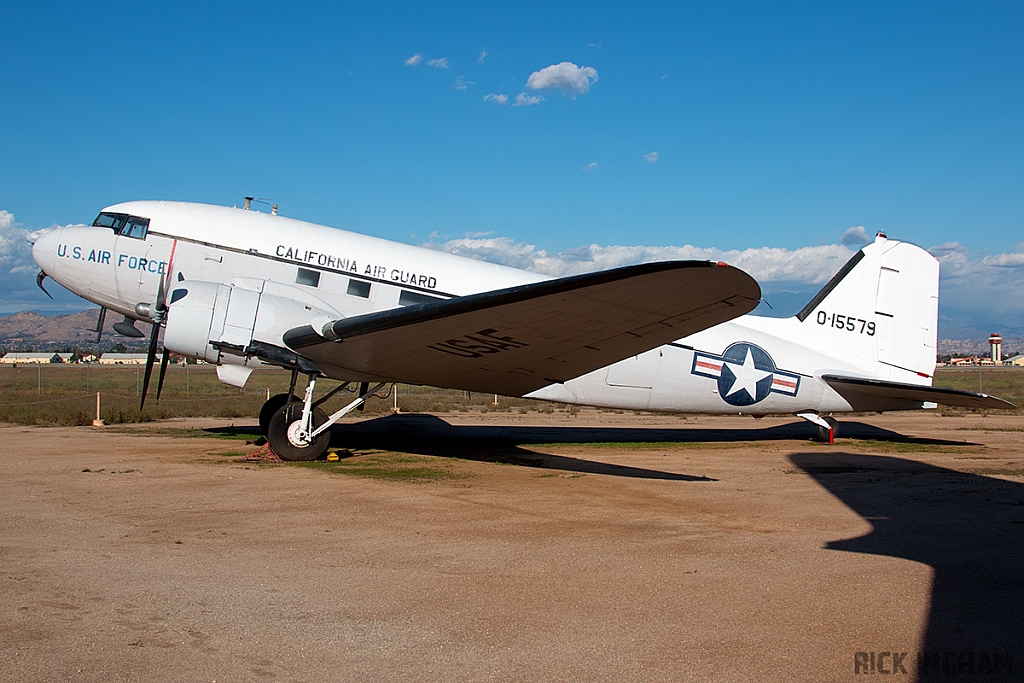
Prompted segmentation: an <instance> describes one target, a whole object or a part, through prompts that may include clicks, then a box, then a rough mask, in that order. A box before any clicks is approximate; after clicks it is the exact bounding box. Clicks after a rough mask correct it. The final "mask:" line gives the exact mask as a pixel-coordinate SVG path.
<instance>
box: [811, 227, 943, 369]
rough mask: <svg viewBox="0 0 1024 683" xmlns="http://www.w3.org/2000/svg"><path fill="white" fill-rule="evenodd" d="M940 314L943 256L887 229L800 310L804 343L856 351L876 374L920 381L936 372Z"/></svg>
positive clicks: (841, 353) (833, 352) (844, 353)
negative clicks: (890, 236) (889, 234)
mask: <svg viewBox="0 0 1024 683" xmlns="http://www.w3.org/2000/svg"><path fill="white" fill-rule="evenodd" d="M938 317H939V263H938V261H937V260H936V259H935V258H934V257H933V256H932V255H931V254H929V253H928V252H927V251H925V250H924V249H922V248H920V247H917V246H914V245H913V244H908V243H907V242H899V241H897V240H889V239H886V238H885V237H884V236H881V235H879V237H878V238H877V239H876V240H875V242H874V243H873V244H869V245H868V246H866V247H864V248H863V249H862V250H860V251H859V252H857V253H856V254H854V256H853V258H851V259H850V260H849V261H848V262H847V263H846V265H844V266H843V267H842V268H841V269H840V270H839V272H838V273H836V274H835V276H834V277H833V278H832V279H831V280H830V281H829V282H828V284H826V285H825V287H823V288H822V290H821V291H820V292H818V294H817V295H816V296H815V297H814V298H813V299H812V300H811V301H810V303H808V304H807V306H805V307H804V309H803V310H802V311H800V313H798V314H797V318H798V319H799V320H800V321H801V323H802V324H801V336H802V339H801V342H802V343H804V344H806V345H809V346H813V347H814V348H816V349H818V350H819V351H821V352H822V353H825V354H827V355H830V356H833V357H837V358H842V357H847V358H854V359H856V364H857V365H858V366H861V367H863V368H864V371H866V372H869V373H870V374H871V375H872V376H875V377H879V378H882V379H891V380H897V381H903V382H913V383H917V384H930V382H931V377H932V375H933V374H934V372H935V340H936V332H937V327H938ZM872 365H874V366H875V367H874V368H871V366H872Z"/></svg>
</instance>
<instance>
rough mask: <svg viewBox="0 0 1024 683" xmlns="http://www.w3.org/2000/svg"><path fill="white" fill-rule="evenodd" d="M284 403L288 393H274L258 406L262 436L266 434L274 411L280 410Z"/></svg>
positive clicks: (286, 400) (286, 401)
mask: <svg viewBox="0 0 1024 683" xmlns="http://www.w3.org/2000/svg"><path fill="white" fill-rule="evenodd" d="M293 402H294V401H293ZM285 403H288V394H274V395H273V396H271V397H270V398H268V399H267V401H266V403H264V404H263V407H262V408H260V433H261V434H263V436H266V435H267V428H268V427H269V426H270V420H271V418H273V417H274V413H276V412H277V411H279V410H281V406H283V405H284V404H285Z"/></svg>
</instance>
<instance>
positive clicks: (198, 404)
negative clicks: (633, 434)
mask: <svg viewBox="0 0 1024 683" xmlns="http://www.w3.org/2000/svg"><path fill="white" fill-rule="evenodd" d="M157 372H158V369H154V371H153V375H154V376H153V379H152V380H151V382H150V388H149V397H148V398H147V399H146V407H145V410H142V411H140V410H139V391H140V387H141V385H142V375H143V370H142V368H141V367H136V366H114V367H111V366H84V365H55V364H53V365H42V366H35V365H20V366H18V367H12V366H0V422H13V423H19V424H59V425H88V424H92V421H93V419H94V418H95V417H96V392H97V391H98V392H99V393H100V404H101V411H100V415H101V417H102V419H104V420H105V421H106V422H107V423H108V424H123V423H134V422H148V421H150V420H159V419H165V418H171V417H225V418H232V417H253V418H254V417H256V416H257V415H259V411H260V407H261V406H262V405H263V402H264V401H265V400H266V398H267V392H268V391H269V392H270V394H271V395H273V394H279V393H282V392H285V391H287V390H288V380H289V379H290V376H291V374H290V373H289V372H287V371H284V370H278V369H271V368H268V369H258V370H255V371H254V372H253V373H252V376H250V378H249V381H248V382H247V383H246V386H245V388H244V389H242V390H239V389H237V388H235V387H231V386H228V385H226V384H222V383H221V382H220V381H219V380H218V379H217V369H216V368H215V367H213V366H209V365H200V366H190V367H188V369H187V370H186V368H185V367H184V366H173V367H169V368H168V369H167V377H166V379H165V380H164V387H163V392H162V393H161V397H160V401H159V402H157V400H156V381H157V378H156V375H157ZM338 384H339V382H336V381H334V380H320V381H318V382H317V391H316V395H317V396H322V395H323V394H325V393H327V392H328V391H330V390H331V389H334V388H335V387H337V386H338ZM304 386H305V380H304V379H302V378H300V380H299V387H298V391H299V392H301V391H302V389H303V387H304ZM393 391H397V399H398V407H399V409H400V410H402V411H405V412H448V411H470V410H473V411H478V412H488V411H499V412H500V411H504V412H508V411H512V410H516V411H520V412H523V411H532V410H545V411H548V412H550V411H551V410H552V408H551V406H550V405H549V404H546V403H541V402H539V401H530V400H528V399H520V398H505V397H501V396H499V397H498V404H497V405H495V404H494V395H493V394H486V395H485V394H469V393H467V392H463V391H452V390H447V389H434V388H431V387H417V386H409V385H406V384H399V385H397V387H395V388H394V389H393ZM346 397H347V398H348V399H351V398H354V394H351V393H346V392H342V393H341V394H340V395H338V396H336V397H335V398H334V399H332V401H331V402H330V403H329V404H328V405H330V406H335V405H341V402H342V401H344V400H346ZM395 398H396V397H395V395H394V394H389V395H387V396H386V397H383V398H374V399H371V400H370V401H368V402H367V404H366V408H365V411H364V412H365V413H367V414H371V415H379V414H386V413H389V412H391V411H392V409H393V407H394V399H395Z"/></svg>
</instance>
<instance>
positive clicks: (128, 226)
mask: <svg viewBox="0 0 1024 683" xmlns="http://www.w3.org/2000/svg"><path fill="white" fill-rule="evenodd" d="M92 224H93V225H94V226H96V227H97V228H110V229H111V230H113V231H114V233H116V234H118V235H123V236H125V237H133V238H135V239H138V240H141V239H145V238H146V233H147V232H149V219H148V218H139V217H138V216H129V215H128V214H126V213H108V212H106V211H104V212H103V213H101V214H100V215H99V216H97V217H96V220H94V221H93V222H92Z"/></svg>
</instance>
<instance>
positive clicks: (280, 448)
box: [267, 401, 331, 462]
mask: <svg viewBox="0 0 1024 683" xmlns="http://www.w3.org/2000/svg"><path fill="white" fill-rule="evenodd" d="M301 419H302V403H301V402H298V401H296V402H294V403H287V404H285V405H284V406H282V407H281V408H279V409H278V411H277V412H276V413H274V416H273V417H272V418H270V424H269V425H267V441H269V442H270V450H272V451H274V453H276V454H277V457H279V458H281V459H282V460H290V461H302V462H309V461H311V460H316V459H317V458H319V457H320V456H321V455H323V454H324V453H326V452H327V447H328V446H330V445H331V430H330V429H328V430H325V431H324V433H323V434H321V435H320V436H318V437H316V439H314V440H313V443H311V444H310V445H308V446H304V447H303V446H296V445H295V444H293V443H292V442H291V441H290V440H289V439H288V427H289V426H290V425H291V424H292V423H293V422H295V421H296V420H301ZM325 422H327V415H325V414H324V411H322V410H320V409H319V408H314V409H313V429H316V428H317V427H319V426H320V425H322V424H323V423H325Z"/></svg>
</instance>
